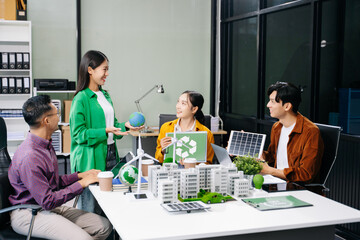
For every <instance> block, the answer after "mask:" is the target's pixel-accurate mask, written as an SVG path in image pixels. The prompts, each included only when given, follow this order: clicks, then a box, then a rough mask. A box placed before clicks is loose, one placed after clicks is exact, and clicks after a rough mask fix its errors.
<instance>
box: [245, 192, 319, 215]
mask: <svg viewBox="0 0 360 240" xmlns="http://www.w3.org/2000/svg"><path fill="white" fill-rule="evenodd" d="M242 200H243V201H244V202H245V203H247V204H249V205H250V206H252V207H254V208H256V209H259V210H260V211H266V210H275V209H287V208H297V207H309V206H313V205H312V204H311V203H307V202H304V201H302V200H300V199H298V198H296V197H294V196H291V195H289V196H278V197H266V198H247V199H242Z"/></svg>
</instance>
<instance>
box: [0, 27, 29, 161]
mask: <svg viewBox="0 0 360 240" xmlns="http://www.w3.org/2000/svg"><path fill="white" fill-rule="evenodd" d="M0 33H1V34H0V114H1V116H2V117H4V120H5V124H6V128H7V142H8V151H9V153H10V155H12V153H14V152H15V151H16V149H17V148H18V146H19V145H20V144H21V143H22V141H24V140H25V138H26V136H27V134H28V132H29V126H28V124H27V123H26V122H25V120H24V118H23V116H22V110H21V109H22V106H23V105H24V103H25V101H26V100H27V99H29V98H30V97H31V96H32V62H31V56H32V53H31V48H32V46H31V22H30V21H8V20H4V21H3V20H1V21H0Z"/></svg>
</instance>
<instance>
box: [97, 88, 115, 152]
mask: <svg viewBox="0 0 360 240" xmlns="http://www.w3.org/2000/svg"><path fill="white" fill-rule="evenodd" d="M94 93H95V94H96V95H97V100H98V102H99V104H100V106H101V107H102V109H103V111H104V114H105V122H106V127H113V126H114V109H113V107H112V106H111V104H110V103H109V102H108V100H106V98H105V96H104V94H103V93H102V92H101V91H97V92H94ZM113 135H114V134H113V133H108V139H107V144H108V145H110V144H113V143H114V138H113Z"/></svg>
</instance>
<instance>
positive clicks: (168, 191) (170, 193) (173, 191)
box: [158, 177, 178, 203]
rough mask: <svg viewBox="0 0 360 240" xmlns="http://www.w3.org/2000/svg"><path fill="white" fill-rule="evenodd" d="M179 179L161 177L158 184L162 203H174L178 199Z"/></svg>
mask: <svg viewBox="0 0 360 240" xmlns="http://www.w3.org/2000/svg"><path fill="white" fill-rule="evenodd" d="M177 185H178V183H177V180H175V179H172V178H171V177H170V179H160V180H159V186H158V188H159V189H158V193H159V194H158V198H159V199H160V200H161V202H162V203H174V202H176V201H177V200H178V188H177Z"/></svg>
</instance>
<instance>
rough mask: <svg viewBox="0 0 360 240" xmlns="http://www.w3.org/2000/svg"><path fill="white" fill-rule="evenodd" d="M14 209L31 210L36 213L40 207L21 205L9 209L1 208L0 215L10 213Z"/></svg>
mask: <svg viewBox="0 0 360 240" xmlns="http://www.w3.org/2000/svg"><path fill="white" fill-rule="evenodd" d="M16 209H31V210H32V211H33V212H34V211H35V212H36V213H37V212H38V211H40V210H41V206H39V205H35V204H21V205H14V206H11V207H7V208H3V209H1V210H0V213H5V212H10V211H13V210H16Z"/></svg>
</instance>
